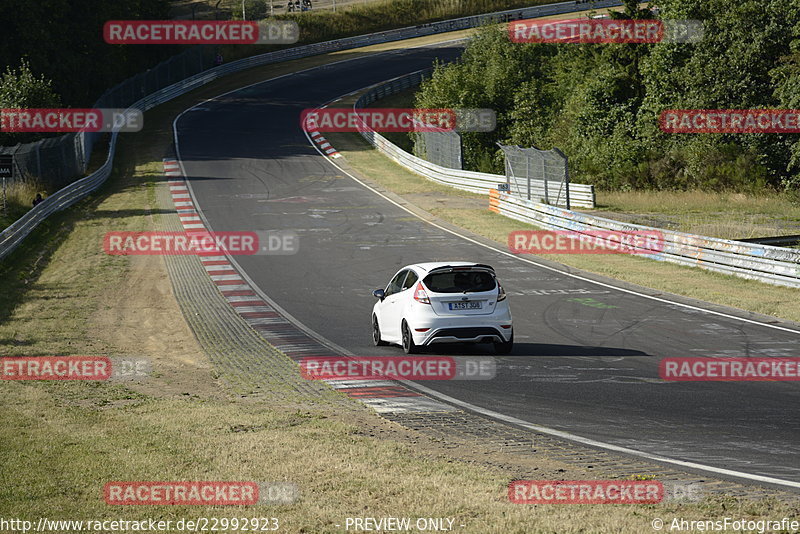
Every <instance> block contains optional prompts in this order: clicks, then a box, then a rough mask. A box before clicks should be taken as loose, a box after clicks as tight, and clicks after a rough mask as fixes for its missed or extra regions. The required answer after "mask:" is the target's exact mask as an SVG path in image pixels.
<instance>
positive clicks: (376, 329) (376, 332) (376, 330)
mask: <svg viewBox="0 0 800 534" xmlns="http://www.w3.org/2000/svg"><path fill="white" fill-rule="evenodd" d="M372 343H373V344H374V345H375V346H376V347H383V346H384V345H388V343H387V342H385V341H383V340H382V339H381V327H380V325H379V324H378V317H377V316H376V315H373V316H372Z"/></svg>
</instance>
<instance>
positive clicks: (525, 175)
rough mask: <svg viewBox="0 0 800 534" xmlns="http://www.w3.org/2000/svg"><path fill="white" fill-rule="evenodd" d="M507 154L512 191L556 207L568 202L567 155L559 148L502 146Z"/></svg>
mask: <svg viewBox="0 0 800 534" xmlns="http://www.w3.org/2000/svg"><path fill="white" fill-rule="evenodd" d="M498 145H499V146H500V148H501V149H502V150H503V153H504V154H505V157H506V178H507V183H508V188H509V192H510V193H511V194H514V195H517V196H519V197H521V198H525V199H527V200H534V201H543V202H544V203H545V204H552V205H554V206H557V205H559V204H562V203H563V204H565V205H566V207H567V209H570V202H569V169H568V166H567V156H565V155H564V153H563V152H561V151H560V150H559V149H557V148H553V149H551V150H539V149H537V148H533V147H531V148H521V147H518V146H510V145H508V146H507V145H500V143H498Z"/></svg>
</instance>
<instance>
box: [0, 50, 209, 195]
mask: <svg viewBox="0 0 800 534" xmlns="http://www.w3.org/2000/svg"><path fill="white" fill-rule="evenodd" d="M216 56H217V48H216V47H215V46H211V45H197V46H194V47H192V48H189V49H187V50H186V51H184V52H183V53H181V54H179V55H177V56H174V57H172V58H170V59H168V60H166V61H163V62H161V63H159V64H158V65H156V66H155V67H153V68H152V69H150V70H147V71H145V72H142V73H139V74H137V75H136V76H133V77H132V78H128V79H127V80H125V81H124V82H122V83H120V84H119V85H117V86H115V87H112V88H111V89H109V90H108V91H106V92H105V93H103V95H102V96H101V97H100V98H99V99H98V100H97V102H95V104H94V107H95V108H98V109H99V108H127V107H128V106H130V105H131V104H132V103H134V102H136V101H137V100H140V99H141V98H143V97H144V96H145V95H149V94H152V93H155V92H156V91H158V90H159V89H163V88H164V87H167V86H169V85H172V84H174V83H176V82H179V81H180V80H183V79H185V78H188V77H189V76H192V75H194V74H198V73H200V72H202V71H204V70H206V69H209V68H211V67H213V66H214V65H215V63H216ZM103 135H106V134H105V133H103V132H83V133H70V134H66V135H61V136H59V137H49V138H45V139H42V140H40V141H36V142H34V143H27V144H24V145H23V144H18V145H16V146H7V147H0V154H5V155H11V156H12V157H13V165H14V176H13V178H12V179H13V181H14V182H17V181H19V182H29V183H37V184H40V185H41V187H43V188H44V189H47V190H51V191H54V190H57V189H61V188H62V187H64V186H66V185H68V184H70V183H72V182H74V181H75V180H76V179H77V178H78V177H80V176H82V175H83V174H84V173H85V172H86V168H87V166H88V165H89V160H90V158H91V156H92V149H93V148H94V146H95V144H97V142H98V141H99V140H100V139H101V137H102V136H103ZM10 183H11V180H9V184H10Z"/></svg>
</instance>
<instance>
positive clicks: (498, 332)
mask: <svg viewBox="0 0 800 534" xmlns="http://www.w3.org/2000/svg"><path fill="white" fill-rule="evenodd" d="M408 323H409V327H410V328H411V334H412V336H413V338H414V343H415V344H416V345H420V346H425V345H434V344H438V343H500V342H504V341H509V340H510V339H511V335H512V332H513V328H512V327H511V324H512V323H511V313H510V312H508V311H506V310H503V311H501V313H494V314H491V315H466V316H463V317H442V316H436V315H433V314H431V315H430V316H425V317H419V316H418V317H417V318H416V320H415V321H408ZM422 329H424V331H423V332H420V331H419V330H422Z"/></svg>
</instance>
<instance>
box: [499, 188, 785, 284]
mask: <svg viewBox="0 0 800 534" xmlns="http://www.w3.org/2000/svg"><path fill="white" fill-rule="evenodd" d="M489 207H490V209H491V210H492V211H494V212H496V213H499V214H501V215H505V216H506V217H510V218H512V219H515V220H518V221H522V222H526V223H530V224H533V225H536V226H538V227H540V228H544V229H547V230H564V231H570V232H578V233H586V232H589V231H596V230H614V231H622V232H643V231H649V232H653V231H657V232H661V234H662V235H663V236H664V248H663V251H655V250H652V249H645V248H639V249H638V250H640V251H641V252H642V253H641V254H640V255H642V256H644V257H646V258H650V259H654V260H659V261H667V262H670V263H677V264H680V265H688V266H691V267H700V268H702V269H708V270H711V271H716V272H720V273H725V274H730V275H734V276H738V277H741V278H749V279H751V280H758V281H760V282H766V283H769V284H774V285H780V286H788V287H800V250H796V249H789V248H781V247H773V246H769V245H757V244H752V243H743V242H740V241H732V240H729V239H718V238H715V237H703V236H697V235H692V234H685V233H682V232H673V231H671V230H662V229H660V228H651V227H647V226H640V225H637V224H626V223H621V222H619V221H614V220H611V219H604V218H602V217H594V216H591V215H586V214H583V213H578V212H575V211H570V210H565V209H561V208H557V207H555V206H548V205H547V204H539V203H536V202H531V201H529V200H526V199H522V198H518V197H515V196H513V195H509V194H507V193H501V192H498V191H497V190H494V191H492V192H491V193H490V195H489ZM650 252H652V253H650Z"/></svg>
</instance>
